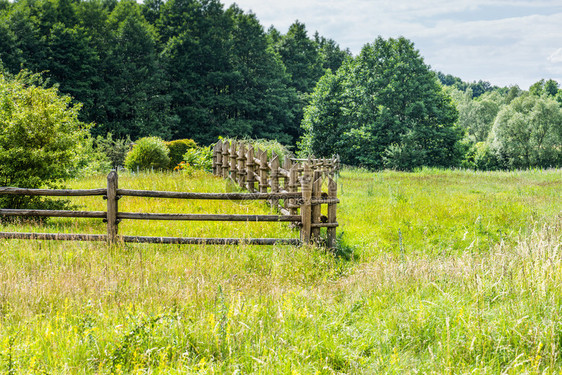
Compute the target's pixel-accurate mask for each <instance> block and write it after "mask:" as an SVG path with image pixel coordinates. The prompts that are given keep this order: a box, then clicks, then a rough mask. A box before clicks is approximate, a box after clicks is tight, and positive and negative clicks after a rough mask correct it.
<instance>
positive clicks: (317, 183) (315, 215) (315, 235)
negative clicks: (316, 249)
mask: <svg viewBox="0 0 562 375" xmlns="http://www.w3.org/2000/svg"><path fill="white" fill-rule="evenodd" d="M312 180H313V183H312V200H315V201H316V202H317V201H318V200H319V199H320V197H321V196H322V172H320V171H318V170H316V171H314V174H313V177H312ZM312 200H311V202H310V204H311V205H312V219H311V223H312V224H311V228H312V232H311V236H312V240H313V241H316V242H317V243H319V242H320V228H319V227H317V226H315V225H314V224H318V223H320V215H321V214H322V205H320V204H314V205H313V204H312Z"/></svg>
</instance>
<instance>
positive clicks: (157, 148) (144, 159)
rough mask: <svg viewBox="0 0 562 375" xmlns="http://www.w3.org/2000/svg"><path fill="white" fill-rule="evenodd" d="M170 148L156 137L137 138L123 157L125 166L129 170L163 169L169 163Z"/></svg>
mask: <svg viewBox="0 0 562 375" xmlns="http://www.w3.org/2000/svg"><path fill="white" fill-rule="evenodd" d="M169 152H170V150H169V149H168V147H166V143H165V142H164V141H163V140H161V139H160V138H158V137H145V138H141V139H139V140H138V141H137V142H136V144H135V145H134V146H133V149H132V150H131V151H129V153H128V154H127V157H126V158H125V167H126V168H127V169H129V170H132V171H134V170H137V169H140V170H146V169H152V168H153V169H165V168H168V166H169V165H170V157H169V156H168V154H169Z"/></svg>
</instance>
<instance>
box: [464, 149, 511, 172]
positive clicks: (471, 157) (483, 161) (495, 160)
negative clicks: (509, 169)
mask: <svg viewBox="0 0 562 375" xmlns="http://www.w3.org/2000/svg"><path fill="white" fill-rule="evenodd" d="M462 167H464V168H470V169H476V170H480V171H494V170H498V169H503V168H505V167H506V166H505V164H504V163H503V162H502V160H500V159H499V156H498V154H497V153H496V151H495V150H494V149H493V148H492V147H491V146H490V144H489V143H487V142H478V143H475V144H472V145H471V146H469V149H468V151H467V152H466V154H465V159H464V160H463V163H462Z"/></svg>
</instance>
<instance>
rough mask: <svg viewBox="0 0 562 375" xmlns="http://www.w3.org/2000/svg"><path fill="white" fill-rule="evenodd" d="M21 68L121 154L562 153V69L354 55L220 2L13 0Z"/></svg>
mask: <svg viewBox="0 0 562 375" xmlns="http://www.w3.org/2000/svg"><path fill="white" fill-rule="evenodd" d="M22 69H24V70H26V71H29V72H34V73H40V74H41V78H40V79H37V80H36V81H37V82H41V85H42V86H44V87H56V88H57V90H58V92H60V93H62V94H66V95H69V96H71V97H72V98H73V99H74V102H77V103H78V102H79V103H81V110H80V112H79V114H78V118H77V119H78V120H79V121H80V122H81V123H85V124H90V125H88V126H87V127H88V128H89V132H90V134H91V135H93V137H94V138H95V137H98V141H97V144H98V148H100V149H103V150H105V151H107V152H108V153H110V152H111V148H112V145H119V148H123V146H124V143H126V141H125V140H126V139H129V137H130V139H133V140H138V139H140V138H143V137H149V136H157V137H160V138H162V139H165V140H174V139H175V140H177V139H187V138H189V139H193V140H195V141H196V142H197V143H199V144H203V145H209V144H211V143H214V142H216V141H217V139H218V138H219V137H220V136H223V137H238V138H244V137H250V138H262V139H274V140H277V141H279V142H281V143H282V144H284V145H288V146H292V147H297V148H298V150H299V151H300V152H301V153H303V154H311V153H313V154H315V155H316V156H317V157H329V156H332V155H333V154H336V153H337V154H339V155H340V156H341V158H342V161H343V162H344V163H346V164H349V165H356V166H363V167H367V168H371V169H381V168H393V169H400V170H412V169H414V168H418V167H423V166H435V167H467V168H477V169H505V168H528V167H551V166H562V110H561V104H562V91H561V90H560V89H559V85H558V83H557V82H556V81H554V80H541V81H539V82H537V83H535V84H534V85H533V86H532V87H531V88H530V89H529V90H528V91H524V90H521V89H520V88H519V87H517V86H510V87H497V86H493V85H491V84H490V83H489V82H486V81H478V82H470V83H469V82H464V81H462V80H461V79H460V78H458V77H454V76H452V75H448V74H444V73H441V72H434V71H432V70H431V68H430V66H428V65H427V64H426V63H425V62H424V60H423V57H422V56H421V54H420V52H419V51H418V50H416V49H415V47H414V44H413V43H412V42H411V41H409V40H408V39H406V38H404V37H400V38H396V39H394V38H390V39H384V38H381V37H379V38H376V39H375V40H374V41H373V42H372V43H369V44H366V45H365V46H364V47H363V49H362V50H361V52H360V53H359V54H358V55H357V56H352V55H351V53H350V52H349V50H344V49H342V48H340V46H339V45H338V44H337V43H336V42H335V41H333V40H331V39H326V38H324V37H322V36H320V35H319V34H318V33H316V34H314V35H313V36H309V34H308V31H307V29H306V26H305V25H304V24H303V23H301V22H298V21H296V22H294V23H293V24H292V25H291V27H290V28H289V30H288V31H287V33H286V34H282V33H281V32H279V31H278V30H276V29H275V28H273V27H271V28H269V29H268V30H265V29H264V27H263V26H262V25H261V24H260V23H259V21H258V19H257V18H256V16H255V15H254V14H252V13H248V12H244V11H243V10H242V9H240V8H239V7H237V6H236V5H233V6H231V7H229V8H227V9H225V7H224V6H223V5H222V4H221V3H220V2H219V1H218V0H168V1H163V0H146V1H144V3H137V2H136V1H134V0H84V1H79V0H19V1H15V2H10V1H8V0H0V75H2V74H4V75H11V76H13V77H16V76H17V75H18V74H19V72H20V71H21V70H22ZM2 72H3V73H2ZM91 142H92V141H90V143H91ZM0 151H1V150H0Z"/></svg>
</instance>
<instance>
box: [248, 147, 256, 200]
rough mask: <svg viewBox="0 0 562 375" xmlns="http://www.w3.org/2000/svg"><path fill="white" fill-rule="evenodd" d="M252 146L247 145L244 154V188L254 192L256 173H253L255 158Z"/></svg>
mask: <svg viewBox="0 0 562 375" xmlns="http://www.w3.org/2000/svg"><path fill="white" fill-rule="evenodd" d="M254 152H255V151H254V146H252V145H250V146H249V147H248V152H247V154H246V159H247V160H246V172H247V180H246V189H247V190H248V191H249V192H250V193H254V192H255V191H256V177H255V176H256V174H255V166H256V163H255V158H254Z"/></svg>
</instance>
